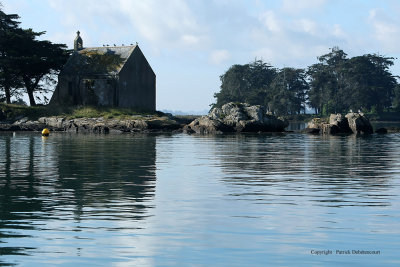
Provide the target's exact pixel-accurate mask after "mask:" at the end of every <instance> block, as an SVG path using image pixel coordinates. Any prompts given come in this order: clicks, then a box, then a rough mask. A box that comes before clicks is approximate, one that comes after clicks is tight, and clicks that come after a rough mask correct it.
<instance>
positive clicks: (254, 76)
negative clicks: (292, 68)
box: [213, 60, 277, 107]
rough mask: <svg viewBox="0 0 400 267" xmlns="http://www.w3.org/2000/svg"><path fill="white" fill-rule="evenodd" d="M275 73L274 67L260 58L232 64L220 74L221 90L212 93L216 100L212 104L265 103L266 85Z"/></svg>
mask: <svg viewBox="0 0 400 267" xmlns="http://www.w3.org/2000/svg"><path fill="white" fill-rule="evenodd" d="M276 74H277V70H276V69H274V68H272V67H271V66H270V65H268V64H267V63H264V62H263V61H261V60H256V61H254V62H252V63H249V64H245V65H233V66H232V67H230V68H229V70H228V71H227V72H226V73H225V74H224V75H221V76H220V79H221V91H220V92H219V93H216V94H215V95H214V97H215V98H216V100H217V102H216V103H215V104H213V106H215V107H220V106H222V105H223V104H225V103H228V102H247V103H249V104H253V105H255V104H266V103H267V102H266V101H265V100H266V95H267V93H268V86H269V85H270V83H271V82H272V80H273V79H274V78H275V76H276Z"/></svg>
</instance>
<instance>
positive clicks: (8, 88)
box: [4, 85, 11, 104]
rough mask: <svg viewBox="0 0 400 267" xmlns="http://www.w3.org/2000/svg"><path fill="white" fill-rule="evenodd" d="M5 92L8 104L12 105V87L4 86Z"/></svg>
mask: <svg viewBox="0 0 400 267" xmlns="http://www.w3.org/2000/svg"><path fill="white" fill-rule="evenodd" d="M4 91H5V93H6V103H7V104H11V92H10V87H9V86H8V85H6V86H4Z"/></svg>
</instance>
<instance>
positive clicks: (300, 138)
mask: <svg viewBox="0 0 400 267" xmlns="http://www.w3.org/2000/svg"><path fill="white" fill-rule="evenodd" d="M396 138H398V137H397V136H395V135H390V136H379V135H372V136H365V137H357V136H355V135H352V136H309V135H302V134H287V135H282V136H280V137H279V138H277V136H276V135H231V136H224V137H221V138H220V140H223V142H224V148H225V149H224V150H219V149H217V150H215V156H216V157H217V158H218V159H219V160H220V161H221V162H222V163H221V166H222V169H223V171H224V172H225V173H226V174H227V175H226V176H225V177H224V180H225V181H226V182H228V183H231V184H235V185H236V186H238V188H240V193H237V194H239V195H247V196H249V195H251V196H253V197H254V196H255V195H257V196H258V199H259V200H260V201H261V200H262V199H264V200H266V199H268V196H271V195H274V196H275V197H276V196H277V195H278V196H289V195H290V196H292V198H291V199H289V200H288V199H286V200H285V202H284V203H286V204H293V205H297V204H298V202H297V201H299V199H298V197H299V196H300V197H305V196H307V197H310V198H311V199H312V201H315V205H333V206H337V207H341V206H346V205H365V206H369V205H379V206H386V205H388V203H389V202H388V200H387V198H388V197H390V196H389V195H387V192H386V191H387V190H389V189H390V187H393V183H392V179H393V178H394V177H396V174H398V173H399V171H398V169H397V165H396V164H398V160H397V157H396V156H395V155H394V154H396V153H398V152H397V151H399V148H400V146H399V144H398V143H396V142H394V141H395V140H393V139H396ZM220 140H219V141H220ZM243 186H251V188H253V187H254V189H250V191H248V192H244V191H243V190H242V189H243ZM263 187H264V188H265V187H269V188H270V189H265V191H264V192H261V190H260V188H263ZM272 189H273V190H272ZM268 190H269V193H268ZM255 191H257V193H256V192H255ZM272 191H273V193H272ZM278 191H279V192H278ZM288 192H291V193H288ZM385 192H386V193H385ZM262 196H264V198H263V197H262ZM296 197H297V198H296ZM360 199H362V200H360ZM273 203H275V202H273Z"/></svg>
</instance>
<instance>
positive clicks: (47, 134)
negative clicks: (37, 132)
mask: <svg viewBox="0 0 400 267" xmlns="http://www.w3.org/2000/svg"><path fill="white" fill-rule="evenodd" d="M49 134H50V131H49V129H47V128H44V129H43V131H42V135H43V136H49Z"/></svg>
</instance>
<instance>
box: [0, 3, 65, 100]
mask: <svg viewBox="0 0 400 267" xmlns="http://www.w3.org/2000/svg"><path fill="white" fill-rule="evenodd" d="M18 19H19V16H18V15H16V14H5V13H4V12H3V11H2V10H1V9H0V90H1V91H2V92H4V95H5V100H6V102H7V103H11V96H12V95H15V94H17V93H19V92H20V90H22V91H24V92H26V93H27V94H28V96H29V102H30V105H32V106H34V105H36V101H35V97H34V92H36V91H42V92H46V91H47V90H48V87H49V85H50V84H51V83H53V82H54V74H57V72H58V71H59V70H60V69H61V67H62V66H63V65H64V63H65V62H66V60H67V59H68V56H69V51H68V50H67V49H66V48H67V46H66V45H65V44H53V43H52V42H50V41H46V40H38V38H39V37H40V36H42V35H43V34H44V33H45V32H35V31H33V30H32V29H22V28H20V27H19V24H20V23H19V21H18Z"/></svg>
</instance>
